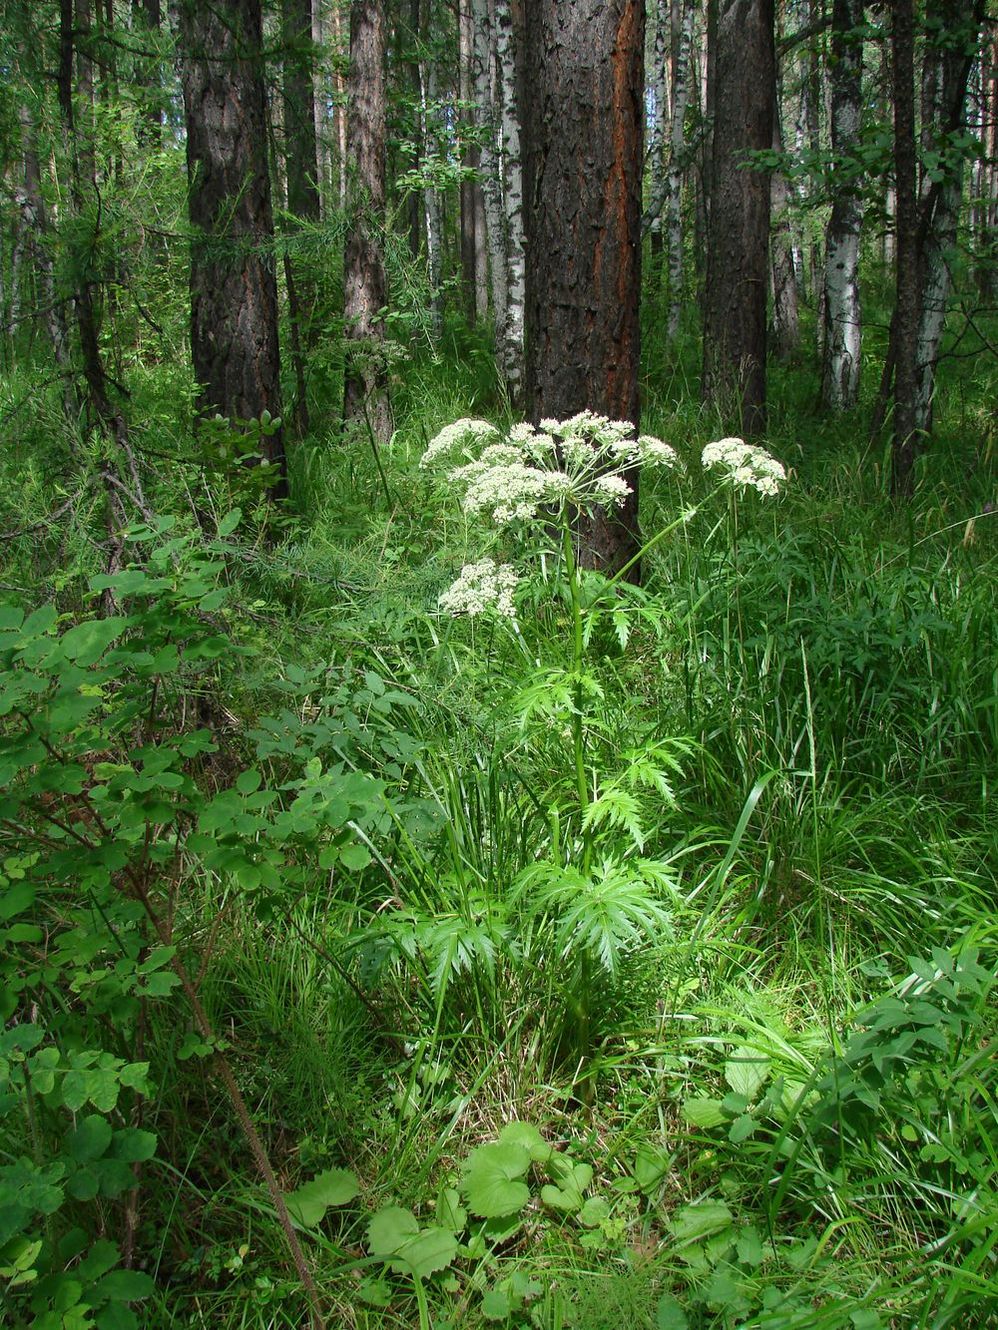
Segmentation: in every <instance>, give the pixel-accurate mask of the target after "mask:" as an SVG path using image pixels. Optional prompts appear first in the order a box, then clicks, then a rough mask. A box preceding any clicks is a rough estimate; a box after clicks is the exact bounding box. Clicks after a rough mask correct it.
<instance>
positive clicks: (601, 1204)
mask: <svg viewBox="0 0 998 1330" xmlns="http://www.w3.org/2000/svg"><path fill="white" fill-rule="evenodd" d="M609 1218H610V1203H609V1201H607V1200H606V1199H605V1198H604V1197H602V1196H590V1197H589V1198H588V1200H587V1201H586V1202H585V1204H584V1205H583V1207H582V1209H581V1210H580V1211H579V1223H580V1224H581V1225H582V1226H583V1227H584V1228H598V1227H599V1225H600V1224H602V1223H603V1221H604V1220H605V1219H609Z"/></svg>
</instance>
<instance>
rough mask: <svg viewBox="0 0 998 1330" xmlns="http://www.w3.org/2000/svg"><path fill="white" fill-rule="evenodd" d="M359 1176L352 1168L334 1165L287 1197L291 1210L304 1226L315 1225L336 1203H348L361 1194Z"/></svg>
mask: <svg viewBox="0 0 998 1330" xmlns="http://www.w3.org/2000/svg"><path fill="white" fill-rule="evenodd" d="M358 1190H359V1187H358V1185H357V1179H356V1177H355V1176H354V1174H353V1173H351V1172H350V1171H349V1169H345V1168H330V1169H327V1170H326V1171H325V1172H324V1173H317V1174H316V1175H315V1177H314V1178H313V1179H312V1181H311V1182H306V1183H305V1184H304V1186H301V1187H298V1188H297V1189H296V1190H295V1191H293V1192H291V1193H290V1194H289V1195H288V1196H287V1197H286V1201H287V1207H288V1213H289V1214H290V1215H291V1218H292V1219H294V1220H295V1221H296V1222H297V1223H299V1224H301V1225H302V1227H303V1228H314V1227H315V1226H316V1224H318V1223H319V1221H320V1220H321V1219H322V1217H323V1215H324V1214H325V1213H326V1211H327V1210H328V1209H329V1208H330V1206H333V1205H346V1203H347V1202H348V1201H352V1200H353V1198H354V1197H355V1196H356V1195H357V1192H358Z"/></svg>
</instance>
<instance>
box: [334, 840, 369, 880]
mask: <svg viewBox="0 0 998 1330" xmlns="http://www.w3.org/2000/svg"><path fill="white" fill-rule="evenodd" d="M370 862H371V855H370V852H369V851H368V850H367V848H366V847H365V846H363V845H344V847H343V849H342V850H340V863H341V864H342V865H343V867H344V868H348V869H349V870H350V872H352V873H360V872H362V871H363V869H365V868H366V867H367V865H368V864H369V863H370Z"/></svg>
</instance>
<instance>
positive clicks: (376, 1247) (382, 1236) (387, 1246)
mask: <svg viewBox="0 0 998 1330" xmlns="http://www.w3.org/2000/svg"><path fill="white" fill-rule="evenodd" d="M418 1232H419V1221H418V1220H417V1218H416V1216H415V1215H414V1214H413V1213H412V1211H411V1210H403V1208H402V1207H401V1206H400V1205H385V1206H382V1208H381V1209H380V1210H378V1211H377V1212H376V1213H375V1214H373V1215H372V1216H371V1221H370V1223H369V1224H368V1226H367V1245H368V1247H369V1248H370V1250H371V1254H372V1255H374V1256H385V1257H387V1256H393V1255H394V1254H395V1252H397V1251H398V1250H399V1248H400V1247H401V1246H402V1245H403V1244H404V1243H406V1242H408V1241H409V1239H410V1238H414V1237H415V1236H416V1234H417V1233H418Z"/></svg>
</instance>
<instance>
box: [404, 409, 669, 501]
mask: <svg viewBox="0 0 998 1330" xmlns="http://www.w3.org/2000/svg"><path fill="white" fill-rule="evenodd" d="M458 460H462V461H463V465H460V466H455V465H454V462H455V461H458ZM678 465H679V459H678V458H677V456H676V453H675V450H674V449H673V448H671V447H670V446H669V444H667V443H664V442H663V441H662V440H661V439H656V438H653V437H652V436H651V435H650V434H642V435H639V436H638V437H637V438H635V436H634V426H633V425H631V424H629V423H628V422H627V421H625V420H610V419H609V418H608V417H607V416H598V415H596V414H594V413H593V412H592V411H581V412H580V413H579V414H578V415H576V416H572V417H571V419H569V420H542V421H541V423H540V426H539V427H537V428H535V427H534V426H533V425H530V424H519V425H514V426H513V427H512V429H510V430H509V432H508V433H507V434H506V436H505V438H503V436H501V435H500V433H499V431H498V430H497V429H496V428H495V426H494V425H490V424H489V423H488V421H484V420H459V421H457V422H455V424H453V425H448V426H446V427H445V428H444V429H442V430H441V431H440V433H439V434H438V435H437V436H436V437H435V438H434V439H433V440H432V441H431V443H430V445H429V447H428V448H427V449H426V452H425V453H424V454H423V457H422V460H421V461H420V466H421V467H425V468H443V467H448V468H449V469H448V470H447V479H448V481H449V482H450V483H451V484H453V485H454V486H455V488H456V489H457V490H458V492H459V494H460V499H461V507H462V508H463V509H464V511H465V512H466V513H468V514H469V515H473V516H485V517H488V518H491V520H492V521H493V522H495V523H496V524H497V525H499V526H508V525H510V524H512V523H516V522H530V521H533V520H535V519H540V520H548V519H549V518H550V515H551V514H550V510H551V508H552V507H554V508H556V509H560V510H561V511H563V512H564V511H566V510H574V511H577V512H590V511H591V510H592V509H594V508H617V507H619V506H620V505H621V504H622V503H623V502H624V500H625V499H626V498H627V496H628V494H630V493H631V485H630V484H629V482H628V480H627V472H628V471H629V470H630V469H632V468H634V467H637V466H666V467H674V466H678Z"/></svg>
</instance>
